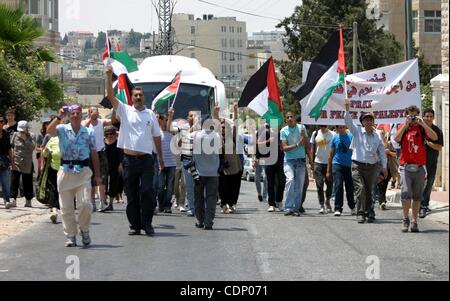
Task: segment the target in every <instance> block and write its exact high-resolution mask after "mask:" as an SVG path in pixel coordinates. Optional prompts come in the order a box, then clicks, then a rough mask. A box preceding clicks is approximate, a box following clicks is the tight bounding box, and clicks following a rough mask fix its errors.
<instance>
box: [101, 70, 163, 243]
mask: <svg viewBox="0 0 450 301" xmlns="http://www.w3.org/2000/svg"><path fill="white" fill-rule="evenodd" d="M112 75H113V67H112V66H107V67H106V80H107V84H106V88H107V98H108V100H109V101H110V102H111V103H112V105H113V107H114V110H115V111H116V112H117V115H118V117H119V118H120V121H121V126H120V133H119V140H118V147H119V148H122V149H123V150H124V160H123V170H124V182H125V185H126V191H127V198H128V204H127V217H128V221H129V223H130V231H129V232H128V234H129V235H140V233H141V230H142V229H143V230H144V231H145V233H146V234H147V235H148V236H153V235H154V234H155V231H154V229H153V227H152V221H153V214H154V211H155V207H156V200H155V195H156V192H155V191H154V189H153V187H152V183H153V176H154V164H155V162H154V159H153V156H152V154H153V152H154V151H155V149H156V151H157V154H158V158H159V160H158V161H159V166H160V169H161V170H163V169H164V159H163V154H162V148H161V135H162V133H161V129H160V127H159V124H158V121H157V119H156V116H155V114H154V113H153V112H152V111H151V110H149V109H146V108H145V105H144V90H143V89H142V88H141V87H135V88H134V89H133V90H132V91H131V95H132V101H133V106H128V105H125V104H123V103H122V102H120V101H119V100H118V99H117V98H116V97H115V96H114V90H113V87H112ZM150 138H151V139H150Z"/></svg>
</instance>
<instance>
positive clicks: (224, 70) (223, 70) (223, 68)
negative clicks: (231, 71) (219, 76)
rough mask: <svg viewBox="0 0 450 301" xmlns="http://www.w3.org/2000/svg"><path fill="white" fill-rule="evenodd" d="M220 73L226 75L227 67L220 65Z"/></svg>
mask: <svg viewBox="0 0 450 301" xmlns="http://www.w3.org/2000/svg"><path fill="white" fill-rule="evenodd" d="M222 73H223V74H225V73H227V65H222Z"/></svg>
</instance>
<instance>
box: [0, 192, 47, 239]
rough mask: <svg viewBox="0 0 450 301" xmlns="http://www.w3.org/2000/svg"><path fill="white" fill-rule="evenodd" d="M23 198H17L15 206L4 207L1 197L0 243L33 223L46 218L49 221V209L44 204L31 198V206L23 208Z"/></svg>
mask: <svg viewBox="0 0 450 301" xmlns="http://www.w3.org/2000/svg"><path fill="white" fill-rule="evenodd" d="M24 205H25V198H19V199H17V207H16V208H11V209H5V205H4V204H3V199H2V200H1V205H0V243H2V242H3V241H5V240H7V239H8V238H10V237H13V236H16V235H18V234H19V233H21V232H23V231H25V230H27V229H28V228H29V227H31V226H33V225H34V224H37V223H40V222H42V221H46V220H48V222H50V219H49V218H50V213H51V211H50V209H49V208H47V207H46V206H45V205H43V204H41V203H39V202H38V201H36V199H33V200H32V206H33V207H32V208H25V207H24Z"/></svg>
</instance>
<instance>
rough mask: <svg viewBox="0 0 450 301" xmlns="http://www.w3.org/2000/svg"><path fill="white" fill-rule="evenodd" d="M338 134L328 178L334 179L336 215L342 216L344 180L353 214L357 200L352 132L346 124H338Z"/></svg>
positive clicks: (331, 154) (329, 165)
mask: <svg viewBox="0 0 450 301" xmlns="http://www.w3.org/2000/svg"><path fill="white" fill-rule="evenodd" d="M337 131H338V135H335V136H334V137H333V140H332V141H331V150H330V154H329V156H328V166H327V178H329V179H331V178H332V179H333V195H334V215H335V216H341V214H342V209H343V208H342V207H343V206H344V182H345V192H346V195H347V204H348V207H350V209H351V212H352V215H356V209H355V200H354V198H353V179H352V150H351V149H350V144H351V142H352V134H351V133H349V132H347V127H346V126H345V125H338V126H337Z"/></svg>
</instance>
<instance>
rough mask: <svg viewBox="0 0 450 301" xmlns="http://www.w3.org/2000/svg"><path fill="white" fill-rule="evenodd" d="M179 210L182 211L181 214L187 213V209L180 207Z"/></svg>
mask: <svg viewBox="0 0 450 301" xmlns="http://www.w3.org/2000/svg"><path fill="white" fill-rule="evenodd" d="M178 210H180V212H186V211H187V209H186V208H184V207H183V206H180V207H179V208H178Z"/></svg>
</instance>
